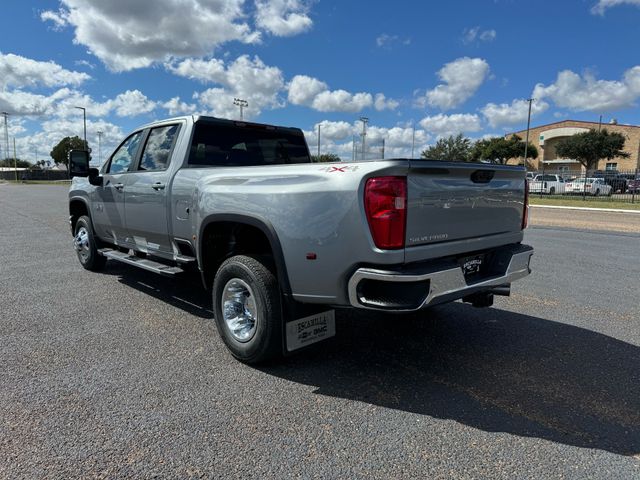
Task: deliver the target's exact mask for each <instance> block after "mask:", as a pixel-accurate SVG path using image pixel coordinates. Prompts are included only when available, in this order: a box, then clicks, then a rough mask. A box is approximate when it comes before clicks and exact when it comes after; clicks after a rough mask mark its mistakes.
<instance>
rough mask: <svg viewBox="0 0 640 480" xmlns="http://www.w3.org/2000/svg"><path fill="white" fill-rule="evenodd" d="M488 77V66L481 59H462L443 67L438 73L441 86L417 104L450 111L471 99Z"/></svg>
mask: <svg viewBox="0 0 640 480" xmlns="http://www.w3.org/2000/svg"><path fill="white" fill-rule="evenodd" d="M488 75H489V64H488V63H487V62H486V60H483V59H482V58H469V57H463V58H458V59H457V60H454V61H453V62H450V63H447V64H446V65H444V66H443V67H442V68H441V69H440V71H439V72H438V77H440V79H441V80H442V82H443V83H442V84H440V85H438V86H437V87H436V88H434V89H432V90H428V91H427V93H426V95H425V96H424V97H423V98H421V99H418V102H419V104H422V105H425V104H427V105H429V106H432V107H438V108H440V109H441V110H450V109H452V108H455V107H458V106H460V105H462V104H463V103H464V102H466V101H467V100H468V99H469V98H471V97H472V96H473V95H474V94H475V93H476V92H477V91H478V89H479V88H480V86H481V85H482V84H483V83H484V81H485V79H486V78H487V76H488Z"/></svg>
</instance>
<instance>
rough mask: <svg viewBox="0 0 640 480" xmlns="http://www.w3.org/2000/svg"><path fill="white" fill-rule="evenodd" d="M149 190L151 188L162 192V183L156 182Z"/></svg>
mask: <svg viewBox="0 0 640 480" xmlns="http://www.w3.org/2000/svg"><path fill="white" fill-rule="evenodd" d="M151 188H153V189H154V190H164V183H160V182H156V183H154V184H153V185H151Z"/></svg>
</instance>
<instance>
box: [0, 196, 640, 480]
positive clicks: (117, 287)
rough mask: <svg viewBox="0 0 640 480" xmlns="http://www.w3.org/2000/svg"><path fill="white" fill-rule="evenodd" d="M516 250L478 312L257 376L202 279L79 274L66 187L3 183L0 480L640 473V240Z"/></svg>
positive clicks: (434, 320) (544, 233) (422, 318)
mask: <svg viewBox="0 0 640 480" xmlns="http://www.w3.org/2000/svg"><path fill="white" fill-rule="evenodd" d="M526 237H527V238H526V241H527V242H528V243H530V244H532V245H533V246H534V247H535V248H536V255H535V257H534V261H533V264H532V268H533V270H534V273H533V275H531V276H530V277H529V278H527V279H525V280H523V281H521V282H519V283H518V284H517V285H515V286H514V293H513V295H512V296H511V297H509V298H502V299H498V300H497V302H496V305H495V306H494V307H493V308H491V309H474V308H472V307H470V306H467V305H463V304H460V303H456V304H450V305H447V306H441V307H437V308H434V309H432V310H430V311H427V312H423V313H421V314H420V315H415V316H413V317H410V318H400V317H393V316H391V317H389V316H382V315H371V314H367V315H361V314H359V315H343V314H339V315H338V325H337V327H338V335H337V337H336V338H335V339H333V340H331V341H329V342H327V343H325V344H324V346H323V348H319V349H315V350H313V351H310V352H307V353H304V354H301V355H298V356H294V357H290V358H288V359H286V360H284V361H283V362H281V363H278V364H272V365H267V366H263V367H260V368H252V367H248V366H245V365H242V364H241V363H238V362H236V361H235V360H233V359H232V357H231V356H230V355H229V354H228V353H227V351H226V350H225V348H224V347H223V344H222V342H221V341H220V340H219V338H218V337H217V334H216V332H215V327H214V325H213V322H212V315H211V311H210V310H209V297H208V294H207V293H205V292H203V291H201V290H200V288H199V285H198V283H196V282H195V281H194V282H191V281H189V280H185V281H181V282H179V283H178V282H172V281H171V280H167V279H164V278H162V277H158V276H155V275H154V274H151V273H146V272H143V271H140V270H137V269H135V268H133V267H128V266H124V265H121V264H118V263H113V262H110V263H109V264H108V266H107V268H106V270H105V271H104V272H103V273H99V274H97V273H89V272H86V271H84V270H83V269H82V268H81V267H80V265H79V263H78V261H77V260H76V257H75V253H74V251H73V249H72V247H71V236H70V233H69V227H68V224H67V210H66V189H65V187H58V186H46V185H41V186H29V185H27V186H14V185H0V256H1V257H0V272H1V273H2V275H1V276H0V308H1V310H0V311H1V313H0V365H1V367H0V478H45V477H46V478H77V477H83V478H87V477H105V478H115V477H125V476H135V477H139V478H148V477H153V476H158V477H172V478H173V477H179V478H185V477H225V476H232V477H253V478H290V477H302V478H311V477H324V478H327V477H330V478H344V477H361V478H364V477H376V478H389V477H393V478H398V477H419V478H452V477H453V478H483V477H484V478H509V479H511V478H607V479H609V478H638V477H639V476H640V283H639V282H640V247H639V245H640V234H638V233H635V232H602V231H601V232H589V231H585V230H583V229H576V228H568V229H567V228H562V227H558V226H555V225H551V226H548V225H547V226H543V225H542V224H541V225H538V226H536V225H534V226H533V227H532V228H530V229H529V230H528V232H527V235H526Z"/></svg>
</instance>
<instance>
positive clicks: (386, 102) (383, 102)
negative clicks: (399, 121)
mask: <svg viewBox="0 0 640 480" xmlns="http://www.w3.org/2000/svg"><path fill="white" fill-rule="evenodd" d="M399 105H400V103H399V102H398V101H397V100H393V99H391V98H389V99H387V97H385V96H384V94H383V93H376V97H375V101H374V102H373V106H374V107H375V109H376V110H378V111H379V112H380V111H382V110H395V109H396V108H398V106H399Z"/></svg>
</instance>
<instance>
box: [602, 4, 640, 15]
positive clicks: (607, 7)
mask: <svg viewBox="0 0 640 480" xmlns="http://www.w3.org/2000/svg"><path fill="white" fill-rule="evenodd" d="M618 5H635V6H636V7H640V0H599V1H598V3H597V4H595V5H594V6H593V7H592V8H591V13H593V14H594V15H604V12H605V11H606V10H607V9H609V8H612V7H617V6H618Z"/></svg>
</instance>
